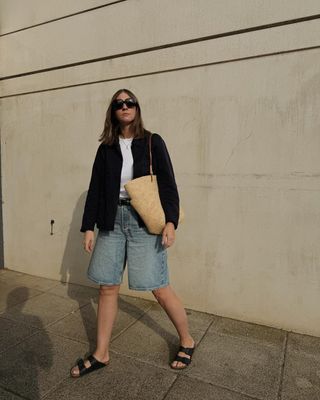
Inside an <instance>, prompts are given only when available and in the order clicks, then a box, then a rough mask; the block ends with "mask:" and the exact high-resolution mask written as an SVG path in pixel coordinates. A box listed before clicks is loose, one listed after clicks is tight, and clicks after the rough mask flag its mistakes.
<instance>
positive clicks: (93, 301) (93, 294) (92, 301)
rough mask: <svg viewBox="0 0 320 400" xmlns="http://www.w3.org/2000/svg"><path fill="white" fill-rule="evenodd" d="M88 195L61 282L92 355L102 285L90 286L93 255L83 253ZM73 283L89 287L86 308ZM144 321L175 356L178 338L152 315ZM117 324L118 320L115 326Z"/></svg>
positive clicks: (79, 207)
mask: <svg viewBox="0 0 320 400" xmlns="http://www.w3.org/2000/svg"><path fill="white" fill-rule="evenodd" d="M86 195H87V192H84V193H82V195H81V196H80V198H79V200H78V202H77V204H76V206H75V209H74V211H73V215H72V219H71V223H70V228H69V233H68V238H67V241H66V246H65V250H64V254H63V259H62V264H61V270H60V274H61V282H64V283H65V284H66V285H67V294H68V297H70V298H71V299H73V300H75V301H77V302H78V304H79V312H80V316H81V320H82V325H83V328H84V330H85V340H86V341H87V342H88V343H89V352H92V351H94V350H95V344H96V318H97V311H96V310H97V304H98V295H99V289H98V286H95V289H94V288H92V287H91V288H89V287H88V286H89V285H92V283H91V282H90V281H89V279H88V278H87V275H86V272H87V268H88V264H89V260H90V255H89V254H88V253H86V252H85V251H84V250H83V233H82V232H80V225H81V220H82V214H83V210H84V204H85V200H86ZM96 235H97V232H95V238H96ZM73 284H77V285H83V286H86V288H83V292H86V296H88V297H87V298H86V300H85V303H86V304H85V305H84V298H83V295H81V291H79V287H78V286H75V285H73ZM118 304H119V311H122V312H124V313H127V314H128V315H130V316H131V317H132V318H134V319H138V318H140V317H141V315H142V314H143V313H144V311H143V310H142V309H141V308H139V307H137V306H135V305H134V304H132V303H131V302H129V301H126V300H125V299H124V298H123V297H121V296H119V303H118ZM142 321H143V323H145V325H146V326H147V327H148V328H150V329H152V330H153V331H155V332H156V333H157V335H159V336H161V337H163V338H166V341H167V344H168V347H169V351H170V355H173V354H174V351H175V347H174V345H173V343H177V340H176V337H175V336H174V335H172V334H171V333H170V332H168V331H167V330H165V329H164V328H162V327H161V325H159V324H158V323H157V322H156V321H154V320H153V318H151V317H150V316H149V315H148V314H145V316H144V318H143V319H142ZM116 323H117V321H116V322H115V324H116ZM114 329H115V327H114ZM83 339H84V338H83Z"/></svg>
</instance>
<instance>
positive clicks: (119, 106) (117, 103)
mask: <svg viewBox="0 0 320 400" xmlns="http://www.w3.org/2000/svg"><path fill="white" fill-rule="evenodd" d="M124 104H125V105H126V106H127V107H128V108H133V107H136V105H137V102H136V101H134V100H133V99H131V98H129V99H125V100H122V99H117V100H113V102H112V108H113V109H114V110H121V109H122V108H123V105H124Z"/></svg>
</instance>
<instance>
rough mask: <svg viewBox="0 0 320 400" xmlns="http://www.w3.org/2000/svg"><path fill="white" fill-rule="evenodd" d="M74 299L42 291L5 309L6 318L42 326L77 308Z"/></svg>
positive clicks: (37, 326) (77, 305) (38, 326)
mask: <svg viewBox="0 0 320 400" xmlns="http://www.w3.org/2000/svg"><path fill="white" fill-rule="evenodd" d="M78 307H79V304H78V303H77V302H76V301H75V300H70V299H68V300H67V299H64V298H62V297H59V296H56V295H54V294H49V293H42V294H41V295H39V296H36V297H32V298H31V299H29V300H27V301H25V302H24V303H23V306H21V305H17V306H14V307H12V308H10V309H9V310H7V311H6V318H9V319H12V320H15V321H20V322H23V323H25V324H27V325H32V326H35V327H36V328H43V327H45V326H46V325H48V324H50V323H53V322H55V321H57V320H58V319H60V318H62V317H64V316H65V315H67V314H69V313H70V312H71V311H74V310H76V309H78ZM0 317H1V314H0Z"/></svg>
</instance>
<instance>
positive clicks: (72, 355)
mask: <svg viewBox="0 0 320 400" xmlns="http://www.w3.org/2000/svg"><path fill="white" fill-rule="evenodd" d="M85 351H86V346H85V345H83V344H80V343H77V342H74V341H72V340H69V339H65V338H62V337H58V336H56V335H53V334H48V333H47V332H45V331H41V332H39V333H37V334H35V335H33V336H31V337H30V338H27V339H26V340H24V341H23V342H22V343H20V344H19V345H17V346H15V347H13V348H11V349H10V350H8V351H6V352H4V353H2V354H1V355H0V386H1V387H2V388H4V389H7V390H9V391H12V392H14V393H17V394H19V395H21V396H23V397H24V398H25V397H26V398H28V399H32V400H35V399H40V398H41V397H42V396H44V395H45V394H46V393H48V392H49V391H50V390H52V389H53V388H55V387H56V386H57V384H59V381H62V380H64V379H66V377H68V376H69V370H70V368H71V366H72V365H73V364H74V362H75V361H76V360H77V358H78V357H79V356H81V355H82V354H83V353H84V352H85Z"/></svg>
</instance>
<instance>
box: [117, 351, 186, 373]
mask: <svg viewBox="0 0 320 400" xmlns="http://www.w3.org/2000/svg"><path fill="white" fill-rule="evenodd" d="M109 351H110V353H114V354H117V355H118V356H123V357H126V358H129V359H132V360H136V361H138V362H141V363H142V364H146V365H148V366H151V367H154V368H158V369H161V370H163V371H167V372H169V373H172V374H175V375H177V374H179V373H181V371H179V372H177V371H176V370H174V369H172V368H169V363H168V367H165V366H163V365H159V364H155V363H153V362H152V361H147V360H143V359H142V358H139V357H137V356H132V355H130V354H128V353H121V352H119V351H117V350H114V349H110V350H109Z"/></svg>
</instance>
